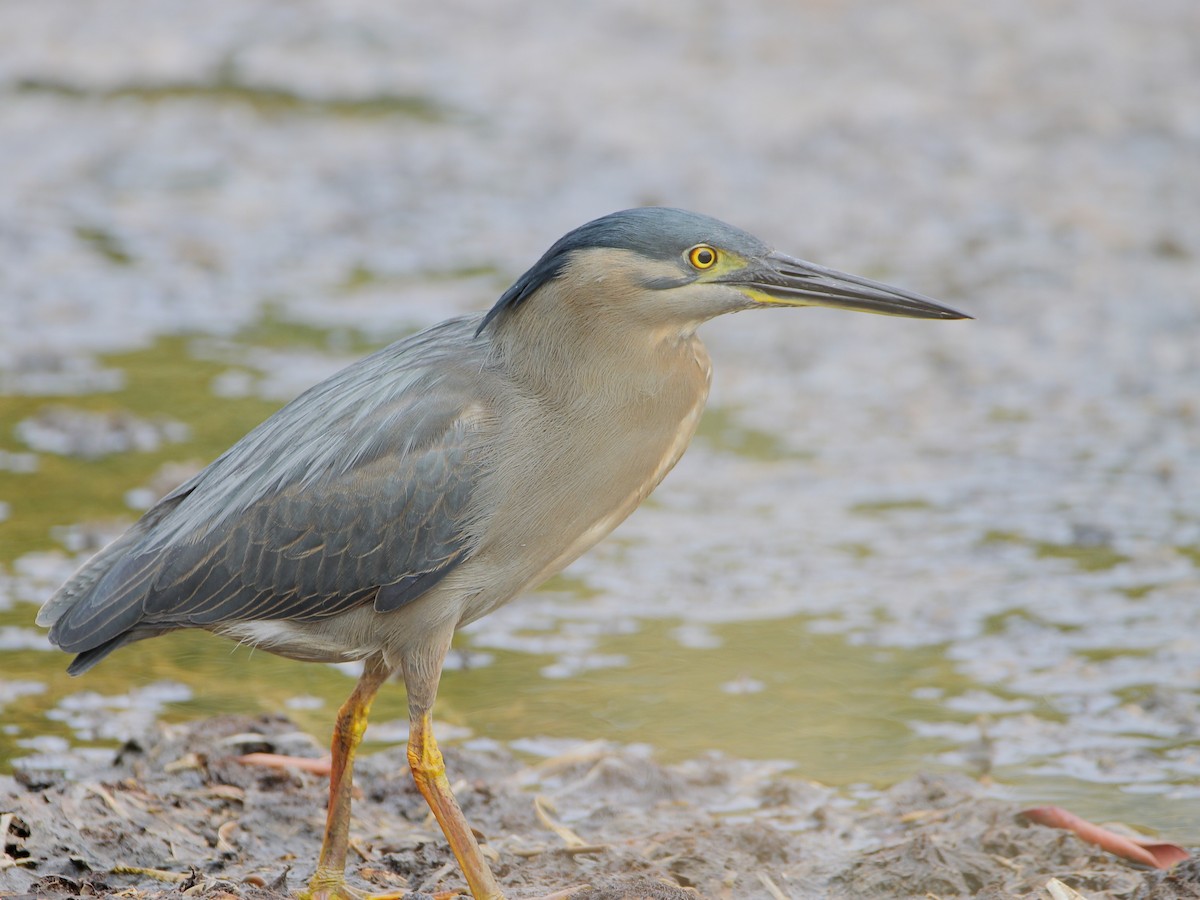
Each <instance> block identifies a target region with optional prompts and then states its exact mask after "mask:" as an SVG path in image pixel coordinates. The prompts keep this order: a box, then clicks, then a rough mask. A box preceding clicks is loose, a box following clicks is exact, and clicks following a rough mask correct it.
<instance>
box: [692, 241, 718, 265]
mask: <svg viewBox="0 0 1200 900" xmlns="http://www.w3.org/2000/svg"><path fill="white" fill-rule="evenodd" d="M687 258H688V262H690V263H691V264H692V265H693V266H695V267H696V268H697V269H711V268H712V267H713V266H715V265H716V264H717V251H716V250H714V249H713V248H712V247H710V246H708V244H697V245H696V246H695V247H693V248H692V249H691V250H689V251H688V252H687Z"/></svg>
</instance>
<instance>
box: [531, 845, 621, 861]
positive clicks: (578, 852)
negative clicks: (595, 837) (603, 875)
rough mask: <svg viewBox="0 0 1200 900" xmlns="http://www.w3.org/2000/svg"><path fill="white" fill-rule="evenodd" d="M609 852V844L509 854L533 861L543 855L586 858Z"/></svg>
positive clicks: (539, 849) (542, 849) (548, 848)
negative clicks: (556, 854)
mask: <svg viewBox="0 0 1200 900" xmlns="http://www.w3.org/2000/svg"><path fill="white" fill-rule="evenodd" d="M608 851H609V846H608V844H580V845H579V846H577V847H553V848H551V847H521V848H519V849H516V850H509V851H508V852H509V853H511V854H512V855H513V856H519V857H521V858H522V859H532V858H533V857H535V856H541V855H542V854H543V853H565V854H566V855H567V856H586V855H587V854H589V853H607V852H608Z"/></svg>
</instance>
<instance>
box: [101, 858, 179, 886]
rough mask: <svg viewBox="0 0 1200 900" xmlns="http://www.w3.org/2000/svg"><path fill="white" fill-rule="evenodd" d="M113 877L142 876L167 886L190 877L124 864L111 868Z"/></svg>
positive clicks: (163, 870) (164, 870)
mask: <svg viewBox="0 0 1200 900" xmlns="http://www.w3.org/2000/svg"><path fill="white" fill-rule="evenodd" d="M111 871H112V873H113V874H114V875H142V876H144V877H146V878H153V879H154V880H155V881H165V882H167V883H168V884H178V883H179V882H181V881H186V880H187V879H188V878H189V877H190V876H188V875H181V874H180V873H178V872H168V871H167V870H166V869H150V868H147V867H146V866H127V865H125V864H124V863H117V864H116V865H115V866H113V867H112V870H111Z"/></svg>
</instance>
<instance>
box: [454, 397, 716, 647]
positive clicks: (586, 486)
mask: <svg viewBox="0 0 1200 900" xmlns="http://www.w3.org/2000/svg"><path fill="white" fill-rule="evenodd" d="M706 399H707V391H705V392H703V393H702V394H700V395H698V396H696V397H695V398H694V401H693V403H692V404H691V406H690V408H688V409H687V410H686V412H685V413H684V415H683V416H682V417H681V418H680V417H679V416H676V417H675V421H676V422H678V427H677V428H676V429H675V430H674V433H672V434H670V435H668V436H666V437H665V438H664V437H660V439H658V440H655V441H646V442H645V443H644V444H643V445H642V446H640V447H637V448H636V449H634V448H631V450H630V453H629V456H630V459H632V460H633V461H632V462H630V463H628V465H627V466H626V467H625V469H624V470H623V471H622V470H621V469H620V468H618V469H617V471H613V470H612V469H611V468H610V467H605V466H603V465H599V466H588V465H579V466H577V467H576V468H575V469H574V471H575V472H576V474H577V477H576V478H575V479H574V480H573V481H571V482H570V485H571V487H570V490H569V491H566V492H564V493H563V494H562V496H560V497H559V498H558V502H557V503H556V504H555V505H554V507H553V508H551V509H550V510H548V511H537V512H534V513H533V514H532V516H531V515H528V511H527V510H523V509H521V508H520V506H521V505H520V504H519V503H518V504H516V508H515V509H514V510H513V513H512V518H513V519H514V520H520V519H524V521H525V522H526V523H528V522H529V520H530V519H531V518H532V519H533V520H534V523H535V524H534V525H533V527H532V528H529V527H528V526H527V527H526V528H525V529H523V528H520V527H516V528H513V529H512V530H511V531H509V529H508V528H507V527H502V528H500V529H498V530H500V531H501V532H502V533H503V534H504V535H505V537H504V538H503V539H501V540H500V541H498V542H497V544H498V546H496V547H495V548H491V547H489V548H487V550H486V551H485V552H484V553H483V554H481V555H480V559H479V560H478V561H479V563H480V564H481V565H482V566H484V567H485V568H486V569H487V570H490V572H491V573H492V574H493V575H494V574H497V573H499V572H502V571H506V570H507V569H506V567H505V565H504V562H503V560H504V558H506V557H507V558H522V557H524V558H525V559H526V560H527V562H528V563H529V564H527V565H525V566H523V567H519V568H517V569H515V570H507V571H511V574H512V576H513V577H512V578H511V579H504V578H501V579H499V580H498V581H492V582H491V584H490V585H489V589H484V590H480V591H478V592H477V593H475V594H474V596H472V597H471V598H470V600H469V601H468V602H467V604H466V607H465V609H464V612H463V617H462V619H461V620H460V623H459V624H460V625H465V624H468V623H469V622H473V621H475V620H476V619H478V618H481V617H482V616H485V615H487V614H488V613H489V612H492V611H493V610H494V609H496V608H498V607H500V606H502V605H504V604H505V603H507V602H508V601H509V600H511V599H512V598H513V597H515V596H516V595H518V594H520V593H521V592H523V591H525V590H528V589H530V588H533V587H536V586H537V585H539V584H541V583H542V582H544V581H545V580H546V579H548V578H550V577H552V576H553V575H556V574H558V573H559V572H561V571H562V570H563V569H565V568H566V567H567V566H568V565H570V564H571V563H572V562H574V561H575V560H576V559H578V558H579V557H580V556H582V555H583V554H584V553H585V552H587V551H588V550H589V549H591V548H592V547H593V546H595V545H596V544H597V543H599V542H600V541H601V540H603V539H604V538H605V537H606V536H607V535H608V534H609V533H610V532H611V531H612V530H613V529H614V528H616V527H617V526H618V525H620V524H621V523H622V522H623V521H625V519H626V518H628V517H629V515H630V514H631V513H632V512H633V511H634V510H635V509H637V507H638V506H640V505H641V503H642V501H643V500H645V499H646V497H647V496H649V494H650V492H651V491H653V490H654V489H655V488H656V487H658V485H659V483H660V482H661V481H662V480H663V479H664V478H665V477H666V476H667V473H668V472H670V471H671V469H672V468H674V466H675V464H676V463H677V462H679V459H680V457H682V456H683V453H684V451H685V450H686V449H687V446H688V444H689V443H690V442H691V439H692V436H693V435H694V434H695V432H696V427H697V425H698V424H699V422H700V416H701V415H702V413H703V412H704V403H705V400H706ZM652 447H653V449H651V448H652ZM638 460H640V462H638ZM556 523H572V524H574V526H575V527H558V525H557V524H556ZM536 546H541V547H543V548H544V552H543V553H541V554H539V555H538V556H537V557H536V558H530V557H529V556H528V548H529V547H536ZM492 551H494V552H495V555H494V556H493V552H492ZM489 557H490V558H491V561H490V562H489ZM464 574H466V573H464ZM452 578H453V576H452ZM497 588H498V589H497Z"/></svg>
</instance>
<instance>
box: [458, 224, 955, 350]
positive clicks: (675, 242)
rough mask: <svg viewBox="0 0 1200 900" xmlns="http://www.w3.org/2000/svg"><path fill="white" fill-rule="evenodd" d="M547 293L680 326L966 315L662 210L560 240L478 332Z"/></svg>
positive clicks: (584, 229)
mask: <svg viewBox="0 0 1200 900" xmlns="http://www.w3.org/2000/svg"><path fill="white" fill-rule="evenodd" d="M546 290H554V291H555V293H557V294H558V295H559V297H560V298H571V302H574V303H576V304H580V305H582V306H584V307H587V306H592V307H593V309H594V310H595V311H602V309H603V308H611V307H617V308H619V309H620V310H621V311H622V313H623V314H624V315H625V316H626V317H627V318H629V319H631V320H637V321H641V322H644V323H647V324H652V325H674V324H678V325H680V326H681V328H683V329H685V330H686V329H690V328H694V327H695V326H696V325H698V324H699V323H701V322H704V321H706V320H707V319H711V318H712V317H714V316H718V315H721V314H722V313H729V312H737V311H739V310H743V309H753V308H757V307H779V306H825V307H833V308H837V309H851V310H858V311H860V312H870V313H878V314H881V315H887V316H907V317H910V318H916V319H966V318H970V316H967V315H965V314H964V313H960V312H958V311H956V310H953V309H951V308H949V307H947V306H943V305H942V304H940V303H938V302H937V301H935V300H931V299H930V298H928V297H924V296H922V295H920V294H916V293H913V292H911V291H906V290H902V289H900V288H895V287H891V286H890V285H886V284H882V283H880V282H877V281H871V280H869V279H866V278H860V277H858V276H857V275H848V274H846V273H844V272H838V271H836V270H834V269H827V268H825V267H823V266H818V265H815V264H814V263H810V262H805V261H804V260H801V259H796V258H795V257H792V256H787V255H786V254H783V253H779V252H777V251H774V250H772V249H771V248H770V247H768V246H767V245H766V244H764V243H763V242H762V241H760V240H759V239H758V238H756V237H754V236H753V235H751V234H748V233H747V232H745V231H742V230H741V229H739V228H734V227H733V226H732V225H727V224H725V223H724V222H721V221H719V220H718V219H714V218H711V217H710V216H703V215H700V214H698V213H692V212H687V211H685V210H681V209H666V208H661V207H646V208H640V209H627V210H624V211H622V212H616V213H612V214H610V215H607V216H604V217H603V218H600V219H596V220H595V221H593V222H589V223H588V224H586V225H583V226H581V227H579V228H576V229H575V230H574V231H571V232H568V233H567V234H566V235H564V236H563V237H561V238H559V240H558V241H557V242H555V244H554V246H552V247H551V248H550V249H549V250H548V251H546V253H545V255H543V256H542V258H541V259H540V260H538V261H537V263H536V264H535V265H534V266H533V267H532V268H531V269H529V271H527V272H526V273H525V274H524V275H522V276H521V277H520V278H518V279H517V281H516V282H515V283H514V284H513V285H512V287H510V288H509V289H508V290H507V291H506V292H505V293H504V294H503V295H502V296H501V297H500V299H499V300H498V301H497V302H496V305H495V306H493V307H492V309H491V311H490V312H488V314H487V315H486V316H485V317H484V320H483V323H482V324H481V325H480V331H483V330H484V329H485V328H487V327H488V326H489V325H490V324H491V323H493V322H497V321H498V320H503V319H504V318H505V317H507V316H509V315H512V314H514V313H516V311H517V310H518V309H520V308H521V307H522V306H524V305H525V304H526V302H527V301H529V300H530V299H531V298H533V297H536V296H539V295H540V294H541V292H543V291H546ZM533 305H536V304H533Z"/></svg>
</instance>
